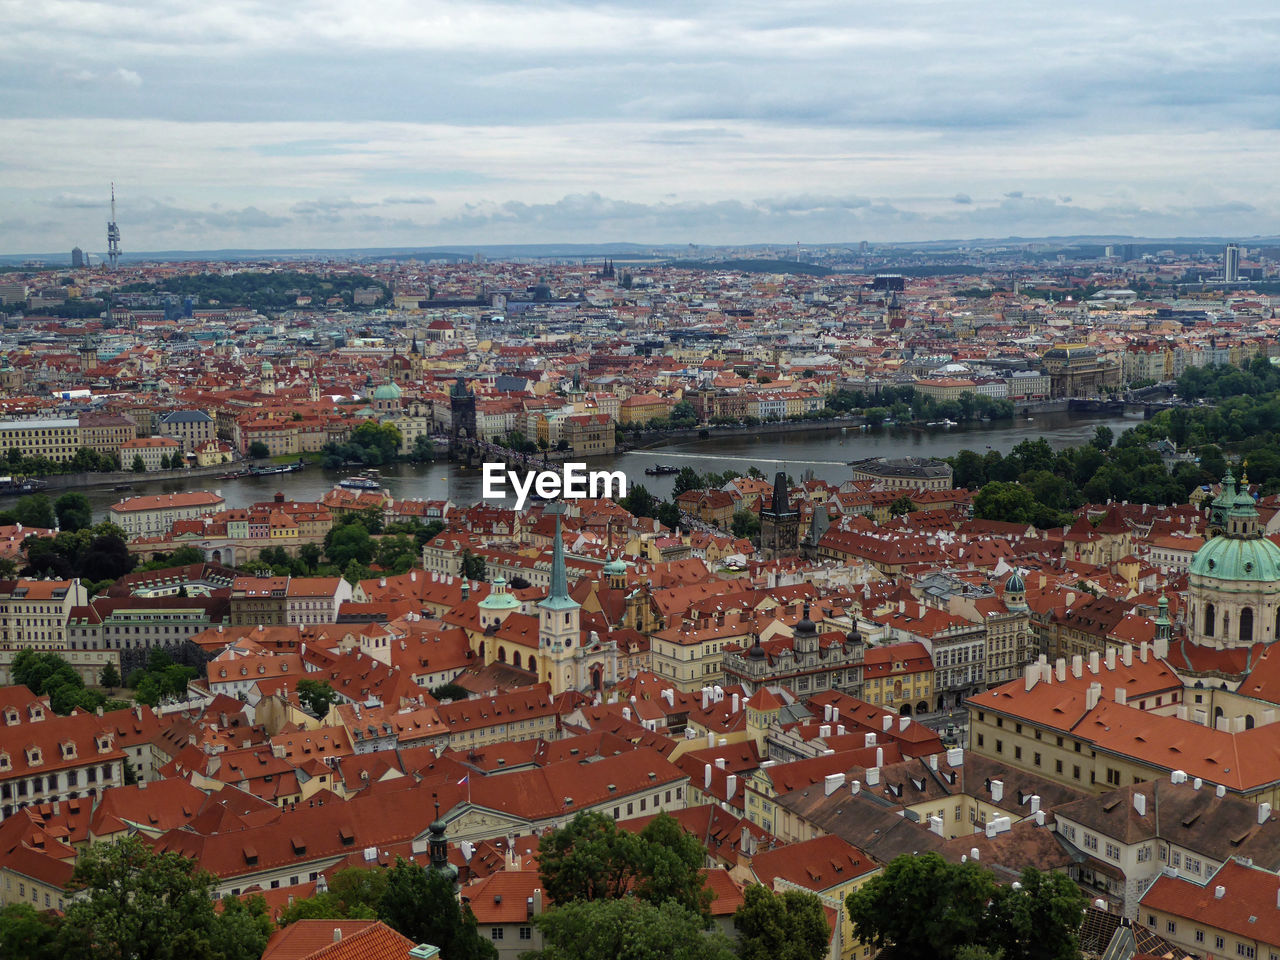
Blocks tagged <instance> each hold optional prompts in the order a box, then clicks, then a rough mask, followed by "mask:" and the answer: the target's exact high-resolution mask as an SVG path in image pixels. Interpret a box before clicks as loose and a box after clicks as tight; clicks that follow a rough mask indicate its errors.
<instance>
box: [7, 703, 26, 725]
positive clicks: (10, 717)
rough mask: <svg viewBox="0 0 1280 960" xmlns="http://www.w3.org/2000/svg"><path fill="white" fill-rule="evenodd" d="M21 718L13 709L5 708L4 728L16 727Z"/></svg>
mask: <svg viewBox="0 0 1280 960" xmlns="http://www.w3.org/2000/svg"><path fill="white" fill-rule="evenodd" d="M21 719H22V718H21V717H20V716H19V714H18V711H17V710H16V709H15V708H14V707H5V709H4V725H5V726H6V727H16V726H17V725H18V722H19V721H20V720H21Z"/></svg>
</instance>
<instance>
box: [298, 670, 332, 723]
mask: <svg viewBox="0 0 1280 960" xmlns="http://www.w3.org/2000/svg"><path fill="white" fill-rule="evenodd" d="M297 690H298V699H299V700H300V701H302V705H303V706H304V707H306V708H307V709H308V710H310V711H311V712H312V713H314V714H315V715H316V716H317V717H321V718H323V717H325V716H326V715H327V714H328V713H329V707H331V706H332V705H333V704H334V703H336V702H337V700H338V695H337V694H336V693H335V692H334V690H333V687H331V686H329V684H328V683H326V682H325V681H323V680H312V679H311V678H310V677H303V678H302V679H301V680H299V681H298V686H297Z"/></svg>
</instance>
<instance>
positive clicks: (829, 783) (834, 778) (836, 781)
mask: <svg viewBox="0 0 1280 960" xmlns="http://www.w3.org/2000/svg"><path fill="white" fill-rule="evenodd" d="M843 786H844V774H843V773H832V774H829V775H827V776H826V777H824V778H823V780H822V795H823V796H824V797H829V796H831V795H832V794H833V793H835V792H836V791H837V790H839V789H840V788H841V787H843Z"/></svg>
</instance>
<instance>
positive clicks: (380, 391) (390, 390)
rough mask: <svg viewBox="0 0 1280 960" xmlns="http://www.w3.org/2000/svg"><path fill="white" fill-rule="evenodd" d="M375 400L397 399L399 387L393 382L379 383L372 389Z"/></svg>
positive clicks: (398, 397)
mask: <svg viewBox="0 0 1280 960" xmlns="http://www.w3.org/2000/svg"><path fill="white" fill-rule="evenodd" d="M373 399H375V400H399V399H400V388H399V387H397V386H396V385H395V384H394V383H383V384H379V385H378V386H377V387H376V388H375V389H374V391H373Z"/></svg>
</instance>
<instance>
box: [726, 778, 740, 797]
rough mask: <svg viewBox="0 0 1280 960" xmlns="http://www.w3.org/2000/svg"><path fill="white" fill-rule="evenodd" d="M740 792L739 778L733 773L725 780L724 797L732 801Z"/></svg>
mask: <svg viewBox="0 0 1280 960" xmlns="http://www.w3.org/2000/svg"><path fill="white" fill-rule="evenodd" d="M737 790H738V778H737V777H736V776H734V775H733V774H732V773H731V774H729V776H727V777H725V778H724V795H725V797H726V798H727V799H729V800H732V799H733V795H734V794H735V793H736V792H737Z"/></svg>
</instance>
